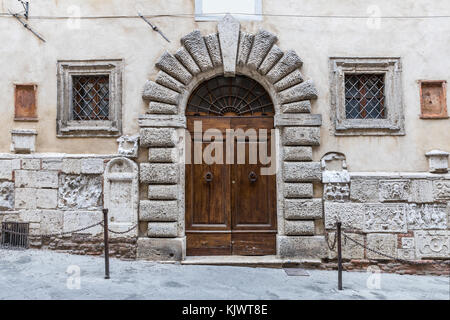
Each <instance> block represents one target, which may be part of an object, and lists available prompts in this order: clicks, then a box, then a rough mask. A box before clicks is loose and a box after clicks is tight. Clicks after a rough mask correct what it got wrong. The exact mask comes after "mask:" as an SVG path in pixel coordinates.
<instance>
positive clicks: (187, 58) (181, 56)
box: [175, 47, 201, 75]
mask: <svg viewBox="0 0 450 320" xmlns="http://www.w3.org/2000/svg"><path fill="white" fill-rule="evenodd" d="M175 57H176V58H177V59H178V61H180V62H181V63H182V64H183V66H184V67H185V68H186V69H187V70H189V72H190V73H191V74H193V75H197V74H199V73H200V72H201V70H200V68H199V66H198V65H197V63H196V62H195V61H194V59H193V58H192V56H191V54H190V53H189V52H188V51H187V50H186V48H184V47H181V48H180V49H178V50H177V52H175Z"/></svg>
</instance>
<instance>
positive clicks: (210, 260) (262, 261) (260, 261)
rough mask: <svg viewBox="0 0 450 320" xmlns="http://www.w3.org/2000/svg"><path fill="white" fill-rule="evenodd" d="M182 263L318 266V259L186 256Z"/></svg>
mask: <svg viewBox="0 0 450 320" xmlns="http://www.w3.org/2000/svg"><path fill="white" fill-rule="evenodd" d="M180 263H181V264H182V265H211V266H237V267H263V268H285V267H299V266H305V267H307V266H310V267H314V266H318V265H320V264H321V261H320V259H282V258H279V257H277V256H274V255H269V256H188V257H186V259H185V260H183V261H181V262H180Z"/></svg>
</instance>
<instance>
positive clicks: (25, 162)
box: [22, 158, 41, 170]
mask: <svg viewBox="0 0 450 320" xmlns="http://www.w3.org/2000/svg"><path fill="white" fill-rule="evenodd" d="M40 169H41V159H32V158H24V159H22V170H40Z"/></svg>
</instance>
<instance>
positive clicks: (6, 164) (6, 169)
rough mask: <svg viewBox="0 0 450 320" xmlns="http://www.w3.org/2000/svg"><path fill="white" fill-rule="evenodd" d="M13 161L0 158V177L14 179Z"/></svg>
mask: <svg viewBox="0 0 450 320" xmlns="http://www.w3.org/2000/svg"><path fill="white" fill-rule="evenodd" d="M12 170H13V169H12V161H11V160H0V179H5V180H12Z"/></svg>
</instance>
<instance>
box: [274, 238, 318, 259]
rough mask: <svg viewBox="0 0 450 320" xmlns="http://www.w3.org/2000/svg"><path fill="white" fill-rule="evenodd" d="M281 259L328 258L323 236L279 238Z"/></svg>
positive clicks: (278, 249)
mask: <svg viewBox="0 0 450 320" xmlns="http://www.w3.org/2000/svg"><path fill="white" fill-rule="evenodd" d="M277 252H279V256H280V257H281V258H300V259H322V258H326V257H327V245H326V243H325V238H324V237H323V236H277Z"/></svg>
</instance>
